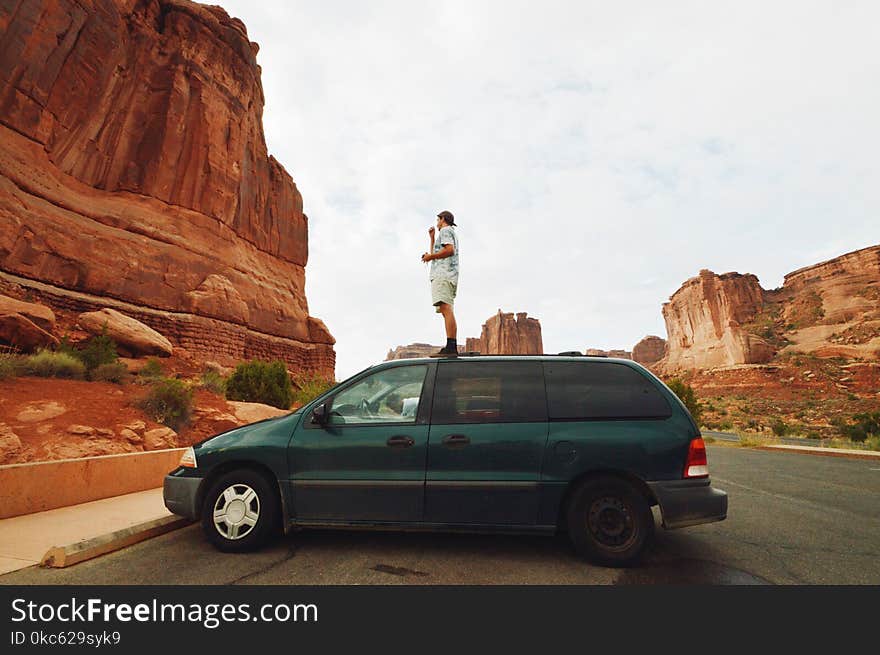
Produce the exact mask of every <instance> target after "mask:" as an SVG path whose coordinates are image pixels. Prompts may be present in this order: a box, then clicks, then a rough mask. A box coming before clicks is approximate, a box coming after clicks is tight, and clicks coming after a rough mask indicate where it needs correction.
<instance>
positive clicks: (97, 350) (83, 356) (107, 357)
mask: <svg viewBox="0 0 880 655" xmlns="http://www.w3.org/2000/svg"><path fill="white" fill-rule="evenodd" d="M76 356H77V357H78V358H79V359H80V361H82V363H83V364H85V366H86V371H87V372H88V373H89V377H91V373H92V371H94V370H95V369H96V368H98V367H99V366H103V365H104V364H113V363H115V362H116V361H117V360H118V359H119V354H118V353H117V352H116V342H115V341H113V339H111V338H110V337H108V336H107V335H106V333H105V334H98V335H96V336H94V337H91V338H90V339H88V340H87V341H86V342H85V343H83V344H82V346H81V347H80V349H79V351H77V353H76Z"/></svg>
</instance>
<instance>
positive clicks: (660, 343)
mask: <svg viewBox="0 0 880 655" xmlns="http://www.w3.org/2000/svg"><path fill="white" fill-rule="evenodd" d="M665 355H666V339H662V338H660V337H657V336H654V335H649V336H647V337H645V338H644V339H642V340H641V341H639V342H638V343H637V344H636V345H635V346H633V349H632V359H633V360H634V361H636V362H638V363H639V364H641V365H643V366H650V365H651V364H654V363H655V362H658V361H660V360H661V359H662V358H663V357H664V356H665Z"/></svg>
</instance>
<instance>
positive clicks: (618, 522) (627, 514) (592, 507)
mask: <svg viewBox="0 0 880 655" xmlns="http://www.w3.org/2000/svg"><path fill="white" fill-rule="evenodd" d="M566 521H567V524H568V535H569V538H570V539H571V542H572V544H573V545H574V548H575V550H576V551H577V552H578V553H579V554H581V555H583V556H584V557H587V558H589V559H590V560H592V561H594V562H596V563H597V564H601V565H603V566H613V567H623V566H630V565H632V564H635V563H636V562H637V561H638V560H639V558H640V557H641V556H642V554H643V552H644V550H645V547H646V546H647V544H648V542H649V541H650V539H651V537H652V535H653V534H654V515H653V514H652V513H651V506H650V505H649V503H648V502H647V500H645V498H644V496H642V494H641V493H639V491H638V490H637V489H635V488H634V487H633V486H632V485H631V484H629V483H628V482H626V481H625V480H622V479H620V478H614V477H602V478H594V479H592V480H587V481H585V482H584V483H583V484H581V486H580V487H578V488H577V489H576V490H575V491H574V492H573V494H572V496H571V499H570V502H569V503H568V511H567V515H566Z"/></svg>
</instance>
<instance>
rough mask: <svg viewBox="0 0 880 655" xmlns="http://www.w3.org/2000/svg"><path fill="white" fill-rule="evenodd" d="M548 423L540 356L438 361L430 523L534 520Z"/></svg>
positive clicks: (431, 448) (430, 451) (429, 471)
mask: <svg viewBox="0 0 880 655" xmlns="http://www.w3.org/2000/svg"><path fill="white" fill-rule="evenodd" d="M547 426H548V424H547V401H546V394H545V391H544V375H543V370H542V367H541V363H540V362H528V361H488V362H487V361H485V360H470V361H468V360H464V359H461V360H458V361H454V362H440V363H439V364H438V368H437V379H436V385H435V391H434V403H433V409H432V418H431V433H430V439H429V442H428V467H427V475H426V480H425V521H426V522H429V523H444V524H481V525H508V526H509V525H523V526H526V525H534V524H535V523H536V522H537V516H538V494H539V487H538V483H539V480H540V473H541V460H542V456H543V452H544V447H545V444H546V442H547Z"/></svg>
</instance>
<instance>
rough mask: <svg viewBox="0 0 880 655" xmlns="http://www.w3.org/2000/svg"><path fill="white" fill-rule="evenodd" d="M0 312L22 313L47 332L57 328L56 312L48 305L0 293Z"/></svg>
mask: <svg viewBox="0 0 880 655" xmlns="http://www.w3.org/2000/svg"><path fill="white" fill-rule="evenodd" d="M0 314H21V315H22V316H24V317H25V318H27V319H28V320H29V321H31V322H32V323H33V324H35V325H36V326H37V327H39V328H40V329H42V330H45V331H46V332H52V330H54V329H55V314H54V313H53V312H52V310H51V309H49V308H48V307H46V305H41V304H39V303H35V302H25V301H24V300H16V299H15V298H10V297H9V296H3V295H0Z"/></svg>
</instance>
